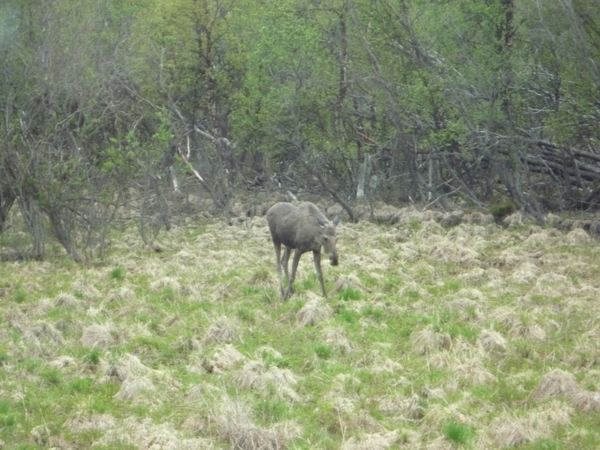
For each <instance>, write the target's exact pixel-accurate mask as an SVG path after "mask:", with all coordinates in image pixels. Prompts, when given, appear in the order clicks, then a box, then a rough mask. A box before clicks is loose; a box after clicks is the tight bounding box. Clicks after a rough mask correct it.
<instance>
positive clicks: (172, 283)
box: [150, 277, 181, 292]
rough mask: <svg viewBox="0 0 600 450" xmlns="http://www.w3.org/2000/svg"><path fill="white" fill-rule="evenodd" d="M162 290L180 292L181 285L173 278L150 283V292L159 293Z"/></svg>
mask: <svg viewBox="0 0 600 450" xmlns="http://www.w3.org/2000/svg"><path fill="white" fill-rule="evenodd" d="M162 289H171V290H172V291H173V292H180V291H181V284H180V283H179V280H177V278H174V277H164V278H159V279H158V280H156V281H153V282H152V283H150V290H152V291H160V290H162Z"/></svg>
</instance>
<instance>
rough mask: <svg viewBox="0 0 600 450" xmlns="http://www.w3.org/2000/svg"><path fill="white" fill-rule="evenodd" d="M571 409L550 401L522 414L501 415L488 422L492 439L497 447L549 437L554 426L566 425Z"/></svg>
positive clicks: (506, 446) (513, 445) (512, 445)
mask: <svg viewBox="0 0 600 450" xmlns="http://www.w3.org/2000/svg"><path fill="white" fill-rule="evenodd" d="M571 415H572V409H571V408H570V407H568V406H566V405H564V404H563V403H561V402H557V401H552V402H550V403H548V404H547V405H544V406H543V407H541V408H538V409H533V410H530V411H527V413H526V414H525V415H523V416H520V417H519V416H514V415H508V416H502V417H499V418H497V419H494V420H493V421H492V422H491V424H490V427H489V429H490V434H491V436H492V441H493V442H494V444H495V445H496V446H498V447H499V448H508V447H517V446H519V445H523V444H526V443H529V442H534V441H535V440H537V439H539V438H544V437H549V436H550V435H551V433H552V430H553V428H554V427H556V426H561V425H568V424H569V423H570V421H571Z"/></svg>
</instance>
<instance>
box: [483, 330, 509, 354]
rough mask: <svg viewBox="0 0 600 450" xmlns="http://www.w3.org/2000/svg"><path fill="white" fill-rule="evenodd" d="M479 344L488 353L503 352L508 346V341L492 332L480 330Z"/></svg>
mask: <svg viewBox="0 0 600 450" xmlns="http://www.w3.org/2000/svg"><path fill="white" fill-rule="evenodd" d="M479 342H480V343H481V346H482V347H483V348H484V349H485V350H486V351H488V352H498V351H499V352H504V351H505V350H506V348H507V346H508V341H507V340H506V339H505V338H504V337H503V336H502V335H501V334H500V333H498V332H497V331H494V330H482V331H481V334H480V335H479Z"/></svg>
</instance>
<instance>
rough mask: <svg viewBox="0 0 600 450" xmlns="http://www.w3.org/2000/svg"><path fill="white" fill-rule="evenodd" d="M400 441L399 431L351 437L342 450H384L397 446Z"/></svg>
mask: <svg viewBox="0 0 600 450" xmlns="http://www.w3.org/2000/svg"><path fill="white" fill-rule="evenodd" d="M398 440H399V433H398V430H392V431H388V432H384V433H373V434H368V433H367V434H363V435H361V436H359V437H355V436H353V437H351V438H350V439H348V440H347V441H346V442H344V443H343V444H342V446H341V449H342V450H384V449H386V448H390V447H391V446H392V445H395V444H396V443H397V442H398Z"/></svg>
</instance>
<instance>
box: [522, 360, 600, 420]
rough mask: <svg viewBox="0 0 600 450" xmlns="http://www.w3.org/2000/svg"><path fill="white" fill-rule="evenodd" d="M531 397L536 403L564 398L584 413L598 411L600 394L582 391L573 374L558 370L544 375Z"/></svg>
mask: <svg viewBox="0 0 600 450" xmlns="http://www.w3.org/2000/svg"><path fill="white" fill-rule="evenodd" d="M531 397H532V398H533V399H534V400H536V401H542V400H546V399H548V398H564V399H566V400H568V401H569V402H570V403H571V404H572V405H573V407H575V408H577V409H579V410H582V411H585V412H589V411H597V410H600V393H599V392H591V391H587V390H584V389H582V388H581V387H580V386H579V384H577V382H576V381H575V377H574V376H573V374H571V373H569V372H565V371H563V370H560V369H555V370H553V371H551V372H549V373H547V374H546V375H544V376H543V377H542V379H541V380H540V382H539V384H538V385H537V387H536V388H535V389H534V390H533V392H532V393H531Z"/></svg>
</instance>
